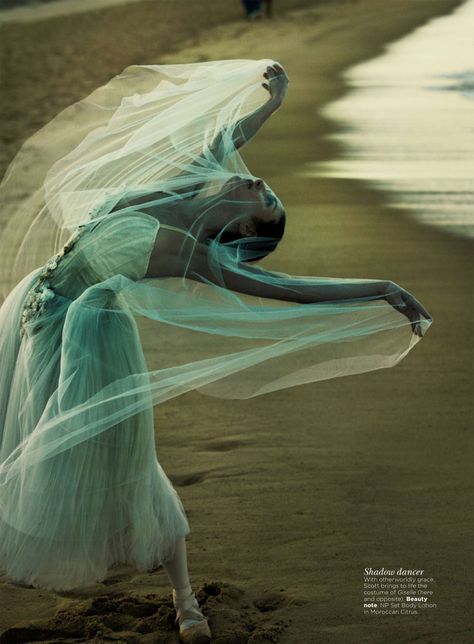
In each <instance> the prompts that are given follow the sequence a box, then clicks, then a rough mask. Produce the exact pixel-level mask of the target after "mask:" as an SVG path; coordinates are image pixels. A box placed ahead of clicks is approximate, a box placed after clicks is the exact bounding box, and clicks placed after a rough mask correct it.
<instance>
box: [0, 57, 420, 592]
mask: <svg viewBox="0 0 474 644" xmlns="http://www.w3.org/2000/svg"><path fill="white" fill-rule="evenodd" d="M271 62H272V61H267V60H264V61H254V60H233V61H214V62H210V63H197V64H190V65H161V66H160V65H144V66H138V65H137V66H132V67H129V68H127V69H126V70H124V72H123V73H122V74H120V75H119V76H116V77H115V78H113V79H111V81H109V83H107V84H106V85H104V86H102V87H100V88H98V89H97V90H96V91H95V92H93V93H92V94H91V95H90V96H88V97H86V98H85V99H83V100H82V101H79V102H78V103H76V104H74V105H72V106H71V107H69V108H67V109H66V110H64V111H63V112H61V113H60V114H59V115H58V116H56V117H55V118H54V119H53V120H52V121H51V122H50V123H49V124H47V125H46V126H45V127H44V128H42V129H41V130H40V131H39V132H38V133H36V134H35V135H34V136H32V137H31V138H30V139H28V140H27V141H26V142H25V144H24V145H23V146H22V148H21V149H20V151H19V153H18V155H17V157H16V158H15V159H14V161H13V162H12V164H11V166H10V168H9V170H8V171H7V174H6V175H5V178H4V180H3V182H2V185H1V186H0V198H1V200H2V215H1V216H2V227H3V230H4V237H3V241H2V243H1V246H0V251H1V253H0V268H1V270H2V285H3V288H4V295H5V298H4V301H3V304H2V306H1V308H0V363H1V371H0V432H1V434H0V438H1V444H0V491H1V496H0V568H1V570H2V571H3V572H4V573H6V575H7V576H8V578H9V579H11V580H13V581H18V582H22V583H27V584H31V585H33V586H37V587H42V588H48V589H51V590H68V589H71V588H75V587H80V586H85V585H88V584H92V583H95V582H97V581H101V580H102V579H104V577H105V575H106V573H107V571H108V569H109V568H110V566H111V565H112V564H114V563H116V562H122V563H125V564H130V565H132V566H135V567H136V568H137V569H138V570H142V571H145V570H152V569H153V568H155V567H156V566H157V565H159V564H160V563H162V562H163V561H165V560H166V559H168V558H170V557H171V556H172V555H173V548H174V544H175V542H176V540H177V539H178V538H179V537H181V536H184V535H186V534H188V532H189V530H190V527H189V524H188V521H187V518H186V514H185V511H184V508H183V505H182V503H181V500H180V498H179V496H178V494H177V492H176V490H175V489H174V488H173V485H172V484H171V482H170V480H169V479H168V477H167V476H166V474H165V472H164V471H163V469H162V468H161V466H160V464H159V461H158V458H157V454H158V455H159V445H156V444H155V433H154V421H153V409H154V406H156V405H159V404H161V403H164V402H165V401H166V400H169V399H170V398H173V397H176V396H179V395H181V394H183V393H186V392H188V391H191V390H197V391H199V392H200V393H202V394H203V395H206V396H214V397H220V398H229V399H242V400H243V401H244V400H245V399H248V398H251V397H253V396H257V395H262V394H267V393H271V392H274V391H277V390H279V389H283V388H288V387H293V386H296V385H299V384H303V383H315V382H317V381H319V380H324V379H328V378H334V377H339V376H346V375H351V374H356V373H363V372H367V371H371V370H374V369H380V368H386V367H392V366H394V365H396V364H397V363H398V362H399V361H400V360H401V359H402V358H403V357H404V356H405V355H406V354H407V353H408V352H409V351H410V350H411V349H412V348H413V347H414V346H415V345H416V344H417V343H418V342H419V341H420V339H421V338H420V337H419V336H417V335H415V334H414V333H413V332H412V330H411V326H410V322H409V320H408V319H407V318H406V317H405V316H404V315H402V314H401V313H400V312H399V311H397V310H396V309H395V308H394V307H393V306H391V305H389V304H388V303H387V302H386V301H385V300H382V299H379V298H377V297H375V296H372V297H360V298H353V299H350V300H348V299H347V298H344V297H343V295H342V293H343V291H344V288H345V287H346V286H347V285H348V284H350V283H351V282H352V281H354V282H358V283H360V282H361V280H351V279H346V278H336V277H333V278H327V277H315V276H293V275H288V274H286V273H283V272H281V271H272V270H268V269H263V268H258V267H257V266H255V265H250V264H249V263H248V262H247V261H245V260H246V259H249V258H251V253H252V250H251V248H250V250H249V246H246V247H245V248H244V247H242V248H239V245H238V244H237V245H232V244H226V243H219V240H218V239H214V240H212V241H210V243H208V245H207V248H208V267H209V271H210V272H211V273H212V279H209V278H204V276H202V275H199V274H197V273H196V271H195V270H194V269H193V268H192V266H193V264H192V256H193V252H194V251H195V249H196V248H197V244H198V242H197V238H198V232H199V222H200V221H201V219H200V218H201V216H202V214H203V213H205V212H206V211H207V210H208V209H209V208H210V207H215V206H216V204H221V203H222V204H224V205H225V202H226V195H225V191H224V192H223V186H225V185H226V182H227V181H228V180H229V178H230V177H232V176H235V175H236V174H237V175H239V176H241V177H247V176H250V177H251V176H252V175H251V173H250V172H249V170H248V169H247V168H246V166H245V164H244V162H243V160H242V158H241V157H240V155H239V153H238V152H237V150H236V149H235V147H234V145H233V141H234V132H235V128H236V127H237V124H238V123H239V122H241V120H242V119H243V118H245V117H246V115H249V114H252V113H253V112H254V111H255V110H257V109H259V107H260V106H261V105H262V104H263V103H264V102H265V101H266V100H267V95H266V92H265V90H264V89H263V88H262V85H261V83H262V74H263V72H264V71H265V68H266V66H267V65H268V64H269V63H271ZM216 142H217V143H216ZM275 198H276V197H275ZM183 209H191V210H192V212H193V213H194V214H195V222H196V226H195V227H193V229H192V230H183V228H182V227H180V226H179V225H177V224H178V221H179V217H178V214H177V213H179V212H181V213H182V212H183ZM242 213H243V214H245V204H242ZM188 214H189V210H188ZM290 217H291V213H290ZM191 219H192V218H189V217H188V218H187V220H188V221H189V220H191ZM170 231H174V232H175V233H176V234H182V237H183V245H182V249H181V251H180V252H181V254H182V255H183V256H185V258H187V259H188V265H189V267H190V268H189V270H188V271H185V273H184V276H179V277H177V276H175V275H172V274H171V275H163V276H161V277H149V276H147V270H148V266H149V262H150V256H151V254H152V251H153V249H154V248H155V247H156V245H157V243H158V242H159V240H160V235H162V236H164V235H166V234H169V232H170ZM162 239H163V237H162ZM256 241H257V242H259V244H260V246H259V248H261V243H262V240H261V239H260V240H256ZM264 241H265V240H263V242H264ZM281 243H285V241H284V240H283V241H282V242H281ZM305 243H308V244H314V246H315V247H316V246H317V240H309V239H308V240H307V242H305ZM245 253H248V256H247V257H246V256H245ZM182 259H183V258H182ZM182 264H183V262H182ZM184 264H186V262H184ZM229 276H241V277H245V278H246V279H247V280H252V281H253V282H254V284H255V289H256V290H255V294H253V295H250V294H248V293H244V292H239V291H238V290H233V289H232V288H229V285H228V282H229ZM362 281H363V280H362ZM370 281H373V280H367V282H370ZM262 284H271V285H273V286H274V287H276V288H278V289H281V290H282V292H285V294H286V299H279V298H275V299H269V298H264V297H260V296H258V287H259V285H262ZM328 284H331V285H336V286H340V287H341V299H337V300H333V299H332V300H330V301H324V300H322V299H321V298H317V297H316V295H317V290H318V288H319V287H321V288H324V287H326V286H327V285H328ZM306 287H307V288H311V289H312V291H311V292H313V293H315V302H312V303H306V304H301V303H298V302H297V301H291V299H290V298H289V297H288V293H291V292H292V291H293V292H295V293H296V290H297V289H299V288H306ZM316 300H317V301H316ZM143 319H145V320H147V324H148V332H149V329H150V326H149V325H150V324H151V325H153V342H152V343H145V342H144V338H142V337H141V335H140V332H139V326H140V320H143ZM420 324H421V326H422V327H423V330H424V331H425V332H426V330H427V329H428V328H429V326H430V324H431V318H429V319H422V320H421V321H420ZM315 386H316V385H315ZM244 405H245V402H242V406H243V409H242V412H243V413H244V412H245V407H244ZM196 422H199V419H196ZM223 431H224V428H223ZM176 440H181V437H180V436H179V435H177V436H176Z"/></svg>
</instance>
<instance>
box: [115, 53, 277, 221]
mask: <svg viewBox="0 0 474 644" xmlns="http://www.w3.org/2000/svg"><path fill="white" fill-rule="evenodd" d="M262 79H263V80H264V82H262V85H263V87H264V88H265V89H266V90H267V91H268V93H269V99H268V101H267V102H266V103H264V104H263V105H262V106H261V107H260V108H259V109H257V110H255V112H252V114H249V115H248V116H246V117H244V118H243V119H241V120H240V121H238V123H237V124H236V125H235V126H234V127H231V128H228V129H225V130H223V131H221V132H219V133H218V134H217V136H216V137H215V138H214V140H213V141H212V143H211V144H210V145H209V147H208V148H206V149H205V150H204V151H203V152H202V154H200V155H199V156H197V157H196V158H195V159H194V160H193V161H192V162H191V163H190V169H188V170H186V171H185V172H183V173H181V174H178V175H176V186H175V187H173V182H172V181H171V180H168V187H169V189H170V191H172V192H174V193H176V194H185V195H187V196H191V197H192V196H193V195H196V193H197V192H198V191H199V190H200V189H201V188H203V186H204V185H205V181H204V180H200V171H199V167H200V166H201V165H202V164H204V165H206V163H208V162H209V161H211V162H215V161H217V162H219V163H221V162H222V161H223V160H224V159H225V157H226V156H227V155H229V154H231V153H232V151H233V150H234V149H238V148H240V147H242V146H243V145H244V144H245V143H246V142H247V141H250V139H252V138H253V137H254V136H255V134H256V133H257V132H258V130H259V129H260V128H261V127H262V125H263V124H264V123H265V121H267V119H268V118H269V117H270V116H271V115H272V114H273V113H274V112H275V111H276V110H277V109H278V108H279V107H280V105H281V104H282V102H283V99H284V97H285V95H286V90H287V87H288V76H287V74H286V72H285V70H284V69H283V67H281V66H280V65H278V64H277V63H275V64H274V65H273V66H268V67H267V69H266V71H265V72H264V74H263V77H262ZM206 160H207V161H206ZM183 179H184V180H183ZM163 196H164V194H163V193H162V192H146V193H142V194H140V193H139V194H132V193H129V194H126V195H124V196H123V197H122V198H121V199H120V201H119V202H118V203H117V204H116V205H115V206H114V207H113V209H112V210H120V209H122V208H130V207H134V206H140V207H141V208H140V209H141V210H142V211H143V212H148V213H150V214H151V215H152V216H155V215H156V216H158V215H157V214H156V213H157V205H156V201H157V200H160V199H162V198H163Z"/></svg>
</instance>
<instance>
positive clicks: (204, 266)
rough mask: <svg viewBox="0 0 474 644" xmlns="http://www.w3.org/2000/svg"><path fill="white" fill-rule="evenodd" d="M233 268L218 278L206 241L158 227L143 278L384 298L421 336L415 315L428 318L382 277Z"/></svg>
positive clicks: (307, 295) (308, 296)
mask: <svg viewBox="0 0 474 644" xmlns="http://www.w3.org/2000/svg"><path fill="white" fill-rule="evenodd" d="M237 269H238V271H233V270H228V269H226V268H224V267H221V276H222V280H223V282H224V283H222V282H221V281H220V277H219V278H217V277H216V275H215V273H214V272H213V271H212V269H211V267H210V266H209V246H207V245H206V244H202V243H200V242H197V241H195V240H193V239H191V238H190V237H184V236H183V235H182V234H181V233H178V232H174V231H172V230H163V231H160V234H159V235H158V238H157V242H156V244H155V248H154V249H153V252H152V254H151V257H150V263H149V266H148V271H147V274H146V276H145V277H186V278H187V279H192V280H196V281H201V282H211V283H214V284H217V285H218V286H221V287H225V288H228V289H230V290H232V291H238V292H240V293H246V294H248V295H254V296H256V297H263V298H268V299H275V300H286V301H289V302H296V303H300V304H313V303H318V302H319V303H322V302H339V301H345V300H353V299H359V298H368V299H371V300H376V299H384V300H386V301H387V302H388V303H389V304H391V305H392V306H393V307H394V308H396V309H397V310H398V311H399V312H400V313H402V314H403V315H405V316H406V317H407V318H408V319H409V320H410V322H411V325H412V330H413V332H414V333H416V334H417V335H419V336H420V337H421V335H422V333H421V328H420V326H419V324H418V322H419V321H420V319H421V316H423V317H425V318H428V319H432V318H431V315H430V314H429V313H428V311H427V310H426V309H425V308H424V307H423V306H422V305H421V303H420V302H418V300H416V299H415V298H414V297H413V295H411V293H409V292H408V291H406V290H405V289H403V288H402V287H401V286H399V285H398V284H395V283H394V282H391V281H388V280H360V282H358V281H356V280H348V282H347V284H345V283H344V280H337V279H335V280H334V284H331V283H330V281H329V280H328V283H324V279H321V278H316V277H315V278H314V280H313V279H311V278H308V277H301V278H298V276H294V277H291V276H288V275H285V274H284V273H278V272H276V271H269V270H267V269H265V268H262V267H261V266H256V265H254V264H248V263H244V262H239V263H238V265H237Z"/></svg>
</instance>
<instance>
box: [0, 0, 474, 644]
mask: <svg viewBox="0 0 474 644" xmlns="http://www.w3.org/2000/svg"><path fill="white" fill-rule="evenodd" d="M276 4H277V12H276V13H277V15H276V16H275V18H274V19H273V20H272V21H261V22H258V23H257V22H254V23H246V22H245V21H243V20H241V19H239V18H240V7H239V6H238V3H234V5H232V7H231V8H229V7H228V6H224V3H213V12H212V13H211V14H209V13H208V12H207V11H206V3H204V2H202V1H201V2H195V3H186V6H187V7H189V10H185V9H184V8H183V9H181V5H180V3H178V5H179V6H178V8H176V7H175V8H174V9H173V10H172V11H171V10H170V13H169V14H168V15H167V19H168V20H169V21H170V24H173V25H174V26H175V28H176V29H177V31H178V33H179V38H175V39H173V38H172V37H171V35H170V33H171V32H170V29H169V28H166V25H165V24H164V21H159V20H157V16H158V14H159V10H158V8H157V3H154V2H147V1H144V2H142V3H132V4H130V5H120V6H115V7H108V8H104V9H103V10H98V11H94V12H91V13H83V14H77V15H75V16H73V17H72V16H61V17H55V18H51V19H48V20H40V21H36V22H28V23H18V24H10V25H8V26H7V25H2V26H1V28H0V33H1V34H3V36H4V38H3V43H4V44H3V50H2V68H3V69H2V71H3V74H2V76H3V79H2V85H3V87H2V95H3V98H2V108H1V109H2V112H1V117H2V118H1V123H2V125H1V132H0V138H1V140H2V142H3V144H4V145H3V152H2V156H1V158H0V164H1V171H2V173H3V171H4V170H5V168H6V166H7V164H8V162H9V160H10V159H11V158H12V156H13V155H14V153H15V152H16V150H17V149H18V147H19V145H20V144H21V142H22V141H23V140H24V139H25V138H26V137H27V136H29V135H30V134H32V133H33V132H34V131H35V130H36V129H38V127H40V126H41V125H42V124H44V123H46V122H48V120H49V119H50V118H51V117H52V116H54V114H55V113H57V112H58V111H59V110H60V109H62V108H63V107H65V106H67V105H68V104H70V103H71V102H73V101H75V100H78V99H79V98H81V97H82V96H84V95H85V94H87V93H88V92H89V91H92V89H94V88H95V87H96V86H97V85H99V84H102V83H103V82H106V81H107V80H108V79H109V78H110V77H111V76H113V75H115V74H116V73H118V72H120V71H121V70H122V69H123V68H124V67H125V66H127V65H129V64H132V63H140V64H145V63H165V62H166V63H171V62H188V61H199V60H212V59H222V58H248V57H252V58H274V59H276V60H279V61H280V62H281V63H282V64H283V65H284V66H285V68H286V69H287V71H288V74H289V77H290V86H289V92H288V96H287V99H286V103H285V104H284V106H282V108H281V109H280V110H279V111H278V112H277V113H276V114H275V115H274V116H273V117H272V119H271V120H270V122H268V123H267V124H266V125H265V126H264V128H263V129H262V131H261V132H260V133H259V134H258V135H257V137H256V138H255V140H254V141H253V142H252V143H250V144H249V146H248V147H247V148H244V150H243V156H244V159H245V161H246V163H247V165H248V167H249V168H250V169H251V170H252V171H253V172H254V174H255V175H260V176H262V177H264V178H265V180H266V181H267V182H268V183H269V185H271V186H272V187H273V188H274V189H275V191H276V192H277V193H278V194H279V196H280V197H281V199H282V201H283V202H284V203H285V204H286V206H287V211H288V224H287V229H286V232H285V240H284V242H283V243H282V244H281V245H280V247H279V248H278V250H277V251H276V252H275V253H273V254H272V256H271V257H267V258H266V259H265V260H264V261H263V262H262V265H263V266H266V267H268V268H272V269H274V270H280V271H284V272H287V273H292V274H300V275H321V276H339V277H351V278H373V279H390V280H392V281H395V282H397V283H398V284H400V285H402V286H403V287H404V288H406V289H408V290H409V291H411V292H412V293H413V294H414V295H415V296H416V297H417V298H418V299H419V300H420V301H421V302H422V303H423V304H424V305H425V306H426V308H427V309H428V310H429V311H430V312H431V314H432V315H433V319H434V322H433V326H432V328H431V329H430V331H429V333H428V334H427V336H426V338H425V339H424V341H423V342H421V343H420V344H419V346H417V347H416V348H415V350H414V351H413V352H411V353H410V355H409V356H408V357H407V358H406V359H405V360H403V362H402V363H401V364H399V365H397V366H396V367H395V368H394V369H387V370H381V371H377V372H372V373H369V374H363V375H358V376H352V377H346V378H339V379H335V380H330V381H325V382H319V383H316V384H313V385H305V386H301V387H297V388H293V389H288V390H284V391H279V392H274V393H271V394H266V395H264V396H261V397H257V398H254V399H250V400H248V401H238V400H235V401H221V400H218V399H211V398H206V397H203V396H201V395H199V394H198V393H196V392H192V393H189V394H186V395H184V396H181V397H179V398H177V399H174V400H172V401H169V402H168V403H166V404H165V405H162V406H160V407H159V408H158V409H157V411H156V415H155V418H156V442H157V448H158V458H159V461H160V463H161V464H162V466H163V468H164V470H165V471H166V472H167V474H168V476H169V477H170V479H171V480H172V481H173V484H174V485H175V487H176V489H177V490H178V492H179V494H180V497H181V499H182V500H183V503H184V506H185V508H186V511H187V514H188V517H189V521H190V525H191V530H192V532H191V534H190V535H189V537H188V539H187V542H188V561H189V567H190V573H191V581H192V583H193V586H194V587H195V588H196V590H198V591H199V593H198V596H199V597H200V599H201V601H203V602H205V604H204V607H205V608H204V610H205V612H206V614H207V615H208V617H209V621H210V625H211V628H212V630H213V633H214V636H215V640H214V641H216V642H219V644H224V643H226V644H241V643H242V644H244V643H247V642H249V643H250V642H251V643H252V644H255V643H257V642H268V641H270V642H272V641H273V642H280V643H281V644H300V643H301V644H306V643H307V644H313V643H314V644H316V643H337V644H346V643H349V644H353V643H354V644H356V643H357V644H358V643H361V642H367V643H371V644H381V643H387V644H388V643H390V644H395V643H398V642H400V643H402V642H403V643H405V642H415V641H416V642H420V643H423V644H425V643H426V644H428V643H430V644H446V642H452V643H453V644H463V643H464V642H466V643H467V642H469V641H470V634H469V628H470V621H469V619H470V618H469V606H470V601H469V599H470V595H471V593H472V588H471V585H470V579H469V574H468V569H469V563H468V559H469V557H470V554H472V547H471V545H470V543H471V542H470V537H471V534H470V533H471V530H470V524H471V518H472V516H470V507H469V506H470V504H469V500H470V499H471V498H472V497H471V496H470V495H471V484H472V477H471V473H470V472H471V459H470V458H469V457H470V449H469V447H470V445H471V436H470V429H471V426H472V404H471V403H470V395H471V394H472V364H473V350H472V285H473V277H474V276H473V268H472V241H470V240H468V239H462V238H457V237H454V236H451V235H446V234H444V233H443V232H441V231H439V230H437V229H434V228H430V227H427V226H423V225H421V224H418V223H417V222H415V221H414V220H413V219H412V218H410V217H405V216H403V213H401V212H400V211H398V210H397V211H395V210H393V209H391V208H389V207H388V206H387V205H386V201H385V199H384V196H383V194H380V193H378V192H375V191H374V190H373V189H371V188H370V187H369V186H368V185H366V184H364V183H363V182H360V181H355V180H351V181H348V180H343V179H332V178H315V177H311V176H310V175H309V173H308V172H307V164H310V163H314V162H316V161H320V160H323V159H327V158H331V157H333V156H334V155H336V154H338V153H342V150H338V149H337V148H336V144H335V143H333V142H331V141H329V140H328V139H327V138H326V135H327V134H328V133H329V132H331V131H334V128H335V127H336V125H335V124H334V123H332V122H329V121H327V120H325V119H324V118H323V117H321V116H320V114H319V110H320V108H321V107H322V106H323V105H325V104H327V103H328V102H329V101H332V100H335V99H336V98H337V97H339V96H341V95H342V93H343V92H344V91H345V89H346V88H345V87H344V84H343V82H342V80H341V78H340V74H341V72H342V71H343V70H344V69H346V68H347V67H349V66H351V65H353V64H355V63H357V62H360V61H362V60H366V59H368V58H372V57H374V56H376V55H378V54H379V53H380V52H381V51H383V47H384V45H385V44H386V43H388V42H391V41H393V40H395V39H397V38H400V37H402V36H403V35H404V34H406V33H408V32H409V31H411V30H412V29H413V28H415V27H416V26H418V25H421V24H423V23H424V22H425V21H426V20H428V19H429V18H430V17H432V16H435V15H442V14H445V13H448V12H449V11H451V10H452V9H454V8H455V7H457V6H459V4H460V2H459V1H458V0H423V1H417V0H402V1H401V2H397V3H381V2H380V0H352V1H349V0H347V1H344V0H341V1H336V0H334V1H332V2H320V3H314V2H309V1H307V2H306V3H305V2H301V1H300V2H297V1H296V0H287V1H286V2H283V1H282V2H281V7H280V8H279V7H278V5H279V3H276ZM382 6H383V9H382ZM191 7H192V9H191ZM283 8H285V9H288V11H285V12H283ZM92 14H94V16H92ZM152 18H153V20H152ZM208 20H209V26H208V27H206V29H204V28H203V27H204V26H205V25H206V24H207V21H208ZM177 25H179V26H177ZM140 330H141V331H142V333H143V338H144V343H145V344H146V345H147V347H153V341H154V340H153V325H152V324H145V323H142V324H141V325H140ZM196 419H197V420H196ZM368 566H371V567H373V568H374V569H375V568H382V567H383V566H385V567H387V568H399V567H400V566H402V567H404V568H417V569H423V570H424V571H425V574H426V575H427V576H428V577H430V578H431V577H432V578H433V579H434V601H435V602H436V603H437V607H436V608H434V609H430V610H426V611H421V613H420V614H418V615H403V616H401V615H399V616H391V615H378V616H374V615H364V613H363V610H362V596H363V595H362V592H363V571H364V568H366V567H368ZM0 603H1V605H2V607H3V610H2V612H1V615H0V631H1V632H2V633H3V634H2V635H1V636H0V642H29V641H51V642H52V641H55V642H72V641H76V642H85V641H88V642H97V643H99V642H105V641H116V642H137V643H142V642H163V643H165V642H169V643H173V642H178V638H177V635H176V631H173V629H172V619H173V610H172V604H171V591H170V587H169V583H168V581H167V579H166V577H165V574H164V572H163V571H162V570H161V569H158V570H156V571H153V572H151V573H138V572H136V571H134V570H132V569H130V568H128V567H125V566H123V567H120V566H117V567H116V569H114V570H112V571H111V572H110V574H109V575H108V577H107V578H106V580H105V581H104V582H103V583H101V584H96V585H95V586H92V587H88V588H82V589H78V590H76V591H72V592H67V593H52V592H49V591H45V590H40V589H35V588H29V587H28V588H27V587H22V586H20V585H17V584H14V583H12V582H10V581H9V580H8V579H7V578H6V577H5V576H2V577H0Z"/></svg>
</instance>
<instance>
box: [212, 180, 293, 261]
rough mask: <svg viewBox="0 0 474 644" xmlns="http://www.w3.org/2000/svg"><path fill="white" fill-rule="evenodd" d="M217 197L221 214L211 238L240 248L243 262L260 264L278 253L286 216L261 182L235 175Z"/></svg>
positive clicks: (278, 202)
mask: <svg viewBox="0 0 474 644" xmlns="http://www.w3.org/2000/svg"><path fill="white" fill-rule="evenodd" d="M216 197H217V203H218V209H219V214H218V219H216V224H215V226H214V228H215V230H214V231H213V232H212V233H210V234H209V236H208V239H216V240H217V241H218V242H219V243H220V244H229V245H231V246H235V247H237V248H238V250H239V255H240V257H241V259H242V261H257V260H259V259H262V258H263V257H265V256H266V255H268V254H269V253H271V252H272V251H273V250H275V248H276V247H277V246H278V243H279V242H280V240H281V238H282V237H283V233H284V230H285V223H286V213H285V209H284V208H283V205H282V203H281V202H280V200H279V199H278V197H277V196H276V195H275V194H274V193H273V191H272V190H271V189H270V188H269V187H268V186H267V185H266V184H265V183H264V182H263V181H262V179H260V178H258V177H242V176H238V175H235V176H232V177H231V178H230V179H228V180H227V181H226V182H225V183H224V185H223V186H222V188H221V190H220V191H219V193H218V194H217V195H216Z"/></svg>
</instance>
